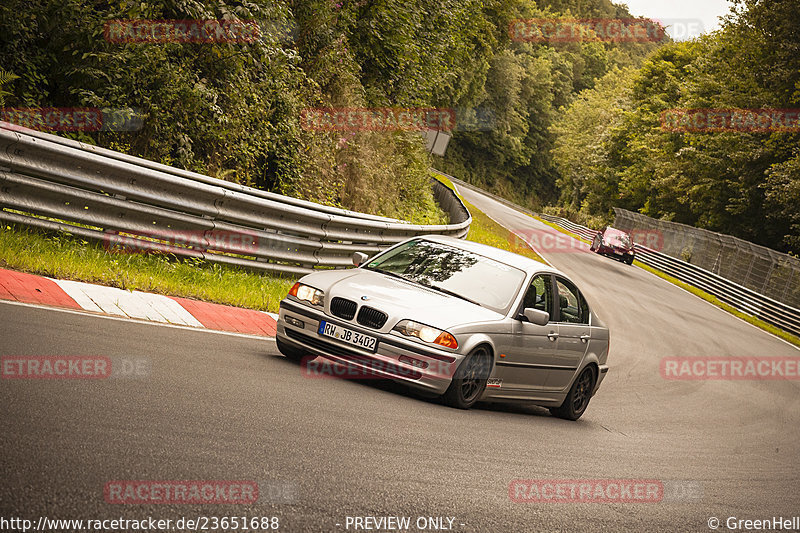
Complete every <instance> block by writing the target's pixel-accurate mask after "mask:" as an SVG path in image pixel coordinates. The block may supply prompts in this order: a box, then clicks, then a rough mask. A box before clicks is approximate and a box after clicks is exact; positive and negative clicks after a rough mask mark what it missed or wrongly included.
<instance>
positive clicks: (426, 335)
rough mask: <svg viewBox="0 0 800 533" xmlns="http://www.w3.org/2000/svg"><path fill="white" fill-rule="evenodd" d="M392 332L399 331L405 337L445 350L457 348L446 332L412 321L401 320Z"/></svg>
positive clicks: (453, 339)
mask: <svg viewBox="0 0 800 533" xmlns="http://www.w3.org/2000/svg"><path fill="white" fill-rule="evenodd" d="M394 330H395V331H399V332H400V333H402V334H403V335H406V336H407V337H416V338H418V339H420V340H422V341H425V342H428V343H431V344H438V345H439V346H444V347H445V348H452V349H454V350H455V349H456V348H458V341H456V338H455V337H453V336H452V335H451V334H449V333H448V332H446V331H444V330H441V329H437V328H434V327H431V326H426V325H425V324H420V323H419V322H414V321H413V320H401V321H400V322H398V323H397V325H396V326H395V327H394Z"/></svg>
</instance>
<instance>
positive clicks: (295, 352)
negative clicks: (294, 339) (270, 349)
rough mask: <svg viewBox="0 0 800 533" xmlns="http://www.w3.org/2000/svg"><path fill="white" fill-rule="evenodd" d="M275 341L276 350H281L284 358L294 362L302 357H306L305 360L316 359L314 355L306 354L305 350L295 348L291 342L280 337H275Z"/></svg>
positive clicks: (297, 361)
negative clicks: (288, 342)
mask: <svg viewBox="0 0 800 533" xmlns="http://www.w3.org/2000/svg"><path fill="white" fill-rule="evenodd" d="M275 343H276V344H277V345H278V351H279V352H281V354H283V356H284V357H285V358H286V359H289V360H290V361H294V362H295V363H299V362H300V361H302V360H303V358H306V360H307V361H311V360H312V359H316V356H313V355H308V354H307V353H306V352H305V350H302V349H300V348H295V347H294V346H292V345H291V344H287V343H285V342H283V341H282V340H281V339H278V338H276V339H275Z"/></svg>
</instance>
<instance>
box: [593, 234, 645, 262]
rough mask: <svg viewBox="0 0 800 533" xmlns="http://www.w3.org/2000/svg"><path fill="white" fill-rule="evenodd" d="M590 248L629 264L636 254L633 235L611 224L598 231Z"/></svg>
mask: <svg viewBox="0 0 800 533" xmlns="http://www.w3.org/2000/svg"><path fill="white" fill-rule="evenodd" d="M589 249H590V250H591V251H593V252H595V253H598V254H601V255H606V256H608V257H613V258H614V259H619V260H620V261H623V262H625V263H628V264H629V265H630V264H632V263H633V259H634V257H635V256H636V252H634V250H633V240H632V239H631V236H630V235H629V234H627V233H625V232H624V231H622V230H618V229H616V228H612V227H610V226H609V227H607V228H606V229H605V230H603V231H598V232H597V235H595V236H594V239H593V240H592V245H591V247H589Z"/></svg>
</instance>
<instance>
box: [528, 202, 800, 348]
mask: <svg viewBox="0 0 800 533" xmlns="http://www.w3.org/2000/svg"><path fill="white" fill-rule="evenodd" d="M534 218H536V220H538V221H540V222H542V223H544V224H547V225H548V226H550V227H551V228H553V229H555V230H558V231H560V232H561V233H565V234H567V235H570V236H571V237H573V238H575V239H578V240H580V241H583V242H585V243H589V241H588V240H586V239H582V238H581V237H580V236H578V235H576V234H575V233H572V232H571V231H567V230H565V229H564V228H561V227H559V226H557V225H556V224H553V223H552V222H548V221H546V220H542V219H541V218H539V217H534ZM589 244H590V243H589ZM633 264H634V265H635V266H638V267H639V268H642V269H644V270H646V271H648V272H650V273H651V274H654V275H656V276H658V277H659V278H661V279H663V280H666V281H669V282H670V283H672V284H673V285H677V286H678V287H680V288H682V289H684V290H687V291H689V292H690V293H692V294H694V295H695V296H697V297H699V298H702V299H703V300H705V301H707V302H709V303H712V304H714V305H716V306H717V307H719V308H720V309H723V310H724V311H727V312H728V313H730V314H732V315H734V316H736V317H739V318H741V319H742V320H744V321H745V322H748V323H750V324H752V325H754V326H756V327H759V328H761V329H763V330H764V331H768V332H769V333H772V334H773V335H775V336H776V337H780V338H781V339H783V340H785V341H787V342H790V343H792V344H794V345H795V346H800V337H797V336H795V335H792V334H791V333H789V332H787V331H784V330H782V329H780V328H776V327H775V326H773V325H772V324H768V323H767V322H764V321H763V320H761V319H759V318H757V317H754V316H753V315H748V314H747V313H742V312H741V311H739V310H738V309H736V308H735V307H733V306H732V305H729V304H726V303H725V302H723V301H722V300H720V299H719V298H717V297H716V296H714V295H713V294H709V293H707V292H706V291H704V290H703V289H699V288H697V287H695V286H694V285H689V284H688V283H686V282H684V281H681V280H679V279H678V278H675V277H673V276H670V275H669V274H665V273H664V272H661V271H660V270H657V269H655V268H653V267H651V266H649V265H645V264H644V263H642V262H641V261H639V260H638V259H637V260H634V261H633Z"/></svg>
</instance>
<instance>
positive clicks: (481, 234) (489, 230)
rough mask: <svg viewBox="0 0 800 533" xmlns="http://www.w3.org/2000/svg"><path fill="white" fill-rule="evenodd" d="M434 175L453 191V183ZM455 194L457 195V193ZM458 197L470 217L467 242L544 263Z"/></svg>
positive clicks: (504, 230)
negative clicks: (486, 245) (506, 251)
mask: <svg viewBox="0 0 800 533" xmlns="http://www.w3.org/2000/svg"><path fill="white" fill-rule="evenodd" d="M434 174H435V176H436V179H438V180H439V181H441V182H442V183H444V184H445V185H447V186H448V187H449V188H450V189H452V190H453V191H455V187H454V186H453V182H452V181H450V180H449V179H447V177H446V176H444V175H442V174H439V173H434ZM456 194H457V195H458V193H456ZM458 197H459V198H461V201H462V202H464V205H465V206H467V209H468V210H469V213H470V214H471V215H472V225H470V228H469V233H468V234H467V240H468V241H472V242H478V243H481V244H488V245H489V246H494V247H495V248H500V249H501V250H508V251H510V252H514V253H516V254H519V255H522V256H525V257H530V258H531V259H535V260H536V261H539V262H541V263H544V262H545V261H544V259H542V257H541V256H540V255H539V254H537V253H536V252H534V251H533V249H532V248H531V247H530V246H528V245H527V244H526V243H525V242H524V241H523V240H522V239H520V238H518V237H517V236H516V235H514V234H513V233H511V232H510V231H509V230H507V229H506V228H504V227H503V226H501V225H500V224H498V223H497V222H495V221H494V220H492V219H491V218H489V217H488V216H487V215H486V214H485V213H483V211H481V210H480V209H478V208H477V207H475V206H474V205H472V204H471V203H469V202H467V201H466V200H464V198H462V197H461V196H460V195H458Z"/></svg>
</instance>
